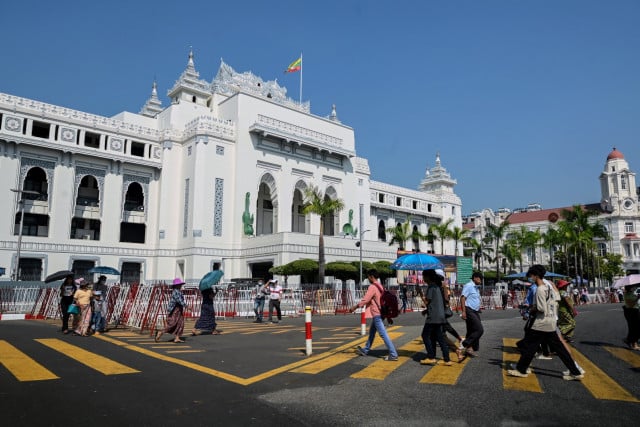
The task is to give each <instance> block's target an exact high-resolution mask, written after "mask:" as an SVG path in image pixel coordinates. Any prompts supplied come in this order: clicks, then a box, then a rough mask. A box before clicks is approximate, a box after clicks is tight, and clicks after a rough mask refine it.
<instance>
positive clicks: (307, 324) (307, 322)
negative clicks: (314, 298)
mask: <svg viewBox="0 0 640 427" xmlns="http://www.w3.org/2000/svg"><path fill="white" fill-rule="evenodd" d="M304 329H305V338H306V339H305V346H306V354H307V356H311V353H312V351H313V333H312V331H311V307H310V306H306V307H305V308H304Z"/></svg>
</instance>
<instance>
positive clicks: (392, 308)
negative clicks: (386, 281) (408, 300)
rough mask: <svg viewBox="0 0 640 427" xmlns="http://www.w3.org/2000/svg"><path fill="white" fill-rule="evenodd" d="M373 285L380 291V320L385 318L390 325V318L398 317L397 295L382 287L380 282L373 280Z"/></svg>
mask: <svg viewBox="0 0 640 427" xmlns="http://www.w3.org/2000/svg"><path fill="white" fill-rule="evenodd" d="M374 285H376V287H378V289H379V290H380V292H381V293H382V295H381V296H380V317H382V320H384V319H387V321H388V322H389V324H390V325H391V324H393V320H392V319H395V318H396V317H398V314H400V310H398V297H396V296H395V295H394V294H392V293H391V292H389V291H388V290H386V289H385V288H384V287H382V285H381V284H380V283H378V282H374ZM374 301H375V299H374Z"/></svg>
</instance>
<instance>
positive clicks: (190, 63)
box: [187, 46, 195, 67]
mask: <svg viewBox="0 0 640 427" xmlns="http://www.w3.org/2000/svg"><path fill="white" fill-rule="evenodd" d="M187 66H188V67H194V66H195V64H194V63H193V46H189V62H188V63H187Z"/></svg>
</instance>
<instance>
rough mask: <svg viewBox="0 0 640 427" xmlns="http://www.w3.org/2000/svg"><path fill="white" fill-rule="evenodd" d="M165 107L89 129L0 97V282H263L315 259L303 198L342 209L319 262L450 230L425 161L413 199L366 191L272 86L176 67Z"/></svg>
mask: <svg viewBox="0 0 640 427" xmlns="http://www.w3.org/2000/svg"><path fill="white" fill-rule="evenodd" d="M168 98H169V99H170V102H169V105H168V106H166V107H165V106H163V105H162V102H161V100H160V99H159V97H158V94H157V88H156V85H155V83H154V85H153V90H152V94H151V97H150V99H149V100H148V101H147V102H146V104H145V105H144V107H143V108H142V110H141V112H140V113H139V114H133V113H129V112H123V113H120V114H118V115H116V116H114V117H102V116H97V115H94V114H90V113H86V112H82V111H75V110H71V109H68V108H65V107H61V106H56V105H50V104H45V103H42V102H38V101H35V100H31V99H24V98H20V97H17V96H13V95H7V94H1V93H0V194H3V198H2V200H3V201H4V203H2V206H1V207H0V220H1V223H2V224H4V225H3V226H2V227H0V267H6V270H7V274H6V275H5V276H4V277H3V278H2V279H7V278H8V277H9V276H10V274H11V275H12V274H14V273H16V272H17V275H18V277H20V278H21V279H30V280H40V279H42V278H44V277H45V276H47V275H48V274H50V273H52V272H55V271H58V270H66V269H69V270H73V271H75V272H76V273H77V274H79V275H86V274H87V271H88V270H89V269H90V268H92V267H94V266H98V265H102V266H111V267H115V268H117V269H119V270H120V271H121V272H122V277H121V280H122V281H127V282H135V281H152V280H167V279H171V278H173V277H181V278H184V279H186V280H188V281H197V280H198V279H199V278H200V277H202V276H203V275H204V274H205V273H206V272H208V271H210V270H211V269H212V267H213V266H214V265H215V264H218V265H220V267H221V268H222V269H223V270H224V271H225V277H227V278H229V279H230V278H233V277H265V276H267V275H268V272H267V271H268V269H269V268H270V267H271V266H274V265H282V264H285V263H288V262H290V261H292V260H296V259H299V258H313V259H315V258H317V252H318V247H317V245H318V233H319V230H320V222H319V221H320V220H319V218H318V217H317V216H315V215H308V216H305V215H303V214H302V205H303V191H304V189H305V188H307V187H308V186H310V185H315V186H318V187H319V189H320V190H321V191H322V192H323V193H324V194H325V195H326V197H330V198H340V199H342V200H343V201H344V202H345V207H346V208H345V209H344V210H343V211H342V212H340V213H338V214H336V215H334V217H333V218H328V219H327V221H326V223H325V227H324V230H325V234H326V235H327V236H326V238H325V244H326V256H327V261H333V260H358V259H359V256H360V249H359V248H357V247H356V246H355V240H354V239H355V237H356V233H355V232H351V233H349V231H350V230H353V229H355V228H359V229H360V230H365V231H369V232H365V233H364V234H363V236H362V237H363V239H364V242H363V245H362V246H363V248H362V251H363V252H362V254H363V259H364V260H366V261H376V260H380V259H386V260H393V259H394V258H395V250H396V247H395V246H389V244H388V241H389V240H390V236H388V235H387V234H388V233H386V232H385V230H386V229H387V228H389V227H394V226H396V225H397V224H398V223H399V222H403V221H405V220H407V219H408V218H410V221H411V222H412V225H413V227H414V228H415V229H418V230H420V231H421V232H423V233H424V232H426V230H427V228H428V226H429V225H430V224H435V223H438V222H440V221H443V220H444V221H446V220H447V219H449V218H454V224H455V225H458V226H461V225H462V218H461V201H460V198H459V197H458V196H456V195H455V193H454V191H453V187H454V185H455V183H456V182H455V180H453V179H451V177H450V176H449V175H448V174H447V172H446V170H445V169H444V168H443V167H442V166H441V164H440V158H439V156H437V157H436V165H435V167H434V168H432V169H427V174H426V176H425V179H424V180H423V182H422V183H421V184H420V188H419V190H410V189H405V188H400V187H396V186H393V185H389V184H384V183H380V182H375V181H372V180H371V173H370V170H369V165H368V162H367V160H366V159H364V158H361V157H358V156H357V155H356V143H355V137H354V131H353V129H352V128H351V127H349V126H346V125H344V124H342V123H341V122H340V121H339V120H338V117H337V114H336V110H335V107H334V108H333V111H332V112H331V114H330V115H328V116H327V117H321V116H317V115H314V114H312V113H311V109H310V104H309V103H304V104H299V103H297V102H295V101H293V100H291V99H290V98H288V97H287V96H286V89H285V88H283V87H281V86H279V85H278V83H277V82H275V81H263V80H262V79H261V78H259V77H257V76H255V75H253V74H252V73H249V72H245V73H237V72H236V71H234V70H233V69H232V68H231V67H230V66H229V65H227V64H225V63H221V65H220V68H219V70H218V73H217V75H216V77H215V78H214V79H213V81H212V82H207V81H205V80H202V79H200V77H199V73H198V72H197V71H196V68H195V65H194V60H193V54H192V53H190V54H189V61H188V64H187V67H186V69H185V70H184V72H183V73H182V75H181V76H180V78H179V79H178V80H177V81H176V83H175V85H174V86H173V87H172V88H171V89H170V90H169V91H168ZM427 149H428V148H427ZM434 152H435V150H434ZM12 190H14V192H12ZM15 190H17V191H15ZM361 207H362V212H364V214H363V218H362V220H361V219H360V218H359V212H360V210H361ZM22 210H23V211H24V216H22V215H21V211H22ZM361 221H362V223H361ZM21 222H22V228H21V227H20V224H21ZM21 229H22V235H21V236H20V230H21ZM354 231H355V230H354ZM343 232H344V233H343ZM20 238H21V242H20ZM19 242H20V243H19ZM414 244H415V245H417V244H419V242H414ZM447 244H448V245H450V246H451V248H448V249H447V251H448V252H449V253H453V249H452V245H453V243H452V242H447ZM411 248H412V247H411V244H410V245H409V249H411ZM18 252H19V254H20V255H19V259H18V258H17V256H18ZM9 272H11V273H9Z"/></svg>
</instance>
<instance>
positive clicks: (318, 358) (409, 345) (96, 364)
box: [0, 327, 640, 403]
mask: <svg viewBox="0 0 640 427" xmlns="http://www.w3.org/2000/svg"><path fill="white" fill-rule="evenodd" d="M338 332H340V333H345V338H353V334H352V333H351V332H344V331H338ZM388 334H389V336H390V338H391V339H392V340H393V341H394V342H405V344H403V345H401V346H399V347H398V361H397V362H387V361H384V360H383V359H382V358H375V357H371V356H368V357H361V356H359V355H358V354H357V353H356V352H355V346H356V345H362V344H363V342H364V341H365V340H366V337H359V338H358V339H356V340H352V341H351V342H348V343H346V344H343V345H341V346H339V347H335V348H333V349H332V350H327V351H325V352H323V353H319V354H314V355H313V356H311V357H309V358H306V359H304V360H300V361H297V362H294V363H291V364H289V365H284V366H282V367H279V368H278V369H276V370H271V371H268V372H264V373H261V374H258V375H256V376H254V377H250V378H241V377H238V376H236V375H232V374H228V373H225V372H222V371H219V370H216V369H213V368H211V367H206V366H201V365H199V364H197V363H194V362H189V361H187V360H181V359H179V357H180V356H181V355H185V356H186V355H189V354H190V353H198V352H203V351H204V350H201V349H193V348H191V347H189V346H188V345H186V346H185V345H180V346H176V345H175V344H172V343H156V342H155V340H153V338H150V337H141V336H140V335H139V334H136V333H132V332H128V331H113V332H109V333H108V334H104V335H102V336H100V337H97V338H99V339H100V340H101V341H104V342H105V343H111V344H115V345H118V346H120V347H121V348H124V349H127V350H131V351H135V352H137V353H139V354H142V355H146V356H150V357H154V358H156V359H159V360H163V361H165V362H169V363H175V364H177V365H181V366H182V367H185V368H188V369H193V370H196V371H199V372H201V373H204V374H207V375H212V376H215V377H218V378H221V379H224V380H227V381H231V382H234V383H237V384H241V385H250V384H253V383H255V382H259V381H264V380H266V379H268V378H270V377H272V376H275V375H282V374H288V375H322V374H325V375H331V370H332V369H334V368H336V367H338V366H343V367H346V369H347V370H348V371H350V373H348V374H347V375H348V376H349V377H350V378H351V379H352V380H354V381H367V380H369V381H384V380H386V379H388V378H389V377H390V376H392V375H394V374H398V373H399V372H400V371H401V370H404V369H415V363H417V361H418V360H419V359H421V358H423V357H424V344H423V343H422V339H421V338H414V339H411V340H409V341H406V340H407V338H410V336H407V335H406V333H405V332H403V331H402V328H400V327H392V328H389V330H388ZM33 341H34V342H35V343H37V344H38V345H41V346H43V347H46V348H47V349H49V350H52V351H54V352H57V353H58V354H61V355H63V356H64V357H65V358H68V359H71V360H73V361H74V362H76V363H78V364H82V365H84V366H86V367H88V368H90V369H91V370H93V371H95V372H98V373H100V374H102V375H130V374H138V373H140V371H139V370H137V369H134V368H132V367H129V366H126V365H125V364H122V363H120V362H118V361H115V360H111V359H109V358H107V357H104V356H103V355H100V354H97V353H95V352H93V351H90V350H87V349H85V348H82V347H81V346H80V345H76V344H72V343H70V342H68V341H65V340H62V339H57V338H37V339H34V340H33ZM516 342H517V339H516V338H503V340H502V369H500V370H498V369H497V368H496V369H494V368H491V370H490V371H491V372H494V373H495V374H499V375H501V376H502V388H503V390H505V391H509V392H520V393H534V394H536V393H537V394H539V393H545V387H549V386H550V381H549V378H550V377H554V380H556V379H557V380H559V382H557V384H565V386H574V385H576V384H579V386H581V387H584V388H585V389H586V390H587V391H588V392H589V393H590V394H591V395H592V396H593V397H594V398H595V399H598V400H611V401H622V402H631V403H640V400H639V399H638V397H636V396H634V395H633V394H632V393H630V392H629V391H628V390H626V389H625V388H624V387H623V386H621V385H620V384H619V383H618V382H616V381H615V380H614V379H613V378H611V377H610V376H609V375H608V374H607V373H606V372H604V370H603V369H601V368H600V367H599V366H598V365H597V364H596V363H594V362H593V361H591V360H590V359H589V358H588V357H586V356H585V355H584V354H582V353H581V352H580V351H578V350H577V349H576V348H572V355H573V357H574V359H575V360H576V361H577V362H578V363H579V364H580V365H581V366H582V368H583V369H585V370H586V372H587V373H586V374H585V376H584V379H583V380H582V381H580V382H579V383H577V382H575V383H574V382H571V383H565V382H563V381H562V380H561V379H560V377H561V374H560V373H559V372H555V371H551V370H548V369H542V368H541V369H540V371H539V372H537V370H538V366H537V365H538V364H536V366H534V367H533V372H532V373H531V374H530V375H528V377H526V378H518V377H510V376H507V375H506V370H507V369H509V365H510V364H511V363H515V362H516V361H517V360H518V358H519V353H518V350H517V348H516ZM78 344H81V343H78ZM29 348H31V349H32V347H31V346H29ZM600 348H601V350H602V351H604V352H606V353H607V354H608V355H610V356H611V357H613V358H614V359H615V360H616V361H618V362H619V363H623V364H624V365H625V366H628V367H629V369H638V368H639V367H640V354H638V353H637V352H634V351H632V350H629V349H626V348H622V347H613V346H608V345H602V346H601V347H600ZM372 350H373V351H372V352H371V353H370V354H376V353H380V354H383V353H384V354H386V351H385V349H384V343H383V342H382V340H381V339H380V338H379V337H376V339H375V340H374V342H373V346H372ZM27 353H28V351H25V350H24V349H21V348H18V347H16V346H14V345H13V344H12V343H9V342H8V341H6V340H0V365H2V366H3V367H4V369H2V368H0V380H2V378H3V377H4V378H5V379H6V378H7V373H9V374H10V375H11V376H13V377H14V378H15V380H17V381H18V382H31V381H47V380H60V379H61V375H60V374H59V373H56V368H55V367H51V366H46V365H47V361H48V360H49V359H48V358H47V359H46V360H42V359H43V356H40V357H38V360H36V359H35V358H33V357H31V356H29V355H28V354H27ZM39 354H41V353H39ZM451 356H452V361H453V362H454V363H453V364H452V365H451V366H445V365H444V364H443V363H442V361H439V362H438V363H437V364H436V365H434V366H422V365H419V366H420V369H424V373H423V374H422V373H421V374H420V375H422V376H418V377H416V379H415V381H416V382H417V383H419V384H423V385H428V384H439V385H445V386H456V385H457V384H459V383H461V382H464V381H465V375H477V370H478V369H484V370H486V367H487V365H486V363H485V365H484V366H481V363H482V362H483V359H482V358H479V359H475V360H474V359H469V358H467V359H464V360H463V361H462V362H461V363H457V361H456V356H455V354H454V353H451ZM478 362H480V363H478ZM543 363H545V362H543ZM411 365H413V366H411ZM569 384H571V385H569ZM556 386H557V385H554V387H556Z"/></svg>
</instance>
